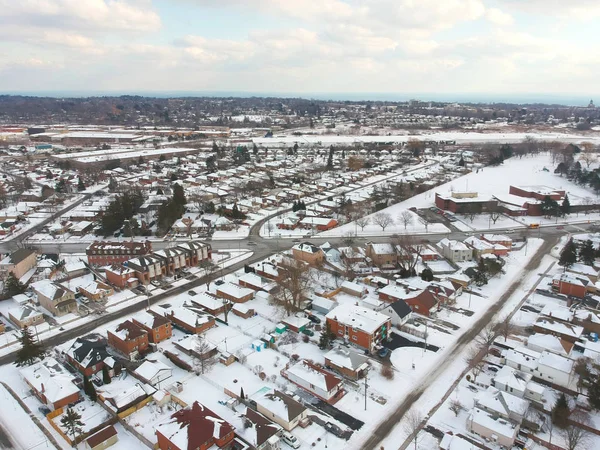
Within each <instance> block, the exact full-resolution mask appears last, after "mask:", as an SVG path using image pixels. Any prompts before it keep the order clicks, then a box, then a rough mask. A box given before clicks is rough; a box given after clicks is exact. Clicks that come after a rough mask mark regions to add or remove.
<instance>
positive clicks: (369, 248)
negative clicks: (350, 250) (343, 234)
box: [366, 242, 398, 269]
mask: <svg viewBox="0 0 600 450" xmlns="http://www.w3.org/2000/svg"><path fill="white" fill-rule="evenodd" d="M366 255H367V257H368V258H371V261H372V262H373V264H375V265H376V266H377V267H379V268H381V269H393V268H395V267H396V264H397V263H398V254H397V253H396V250H395V249H394V246H393V245H392V244H377V243H373V242H367V245H366Z"/></svg>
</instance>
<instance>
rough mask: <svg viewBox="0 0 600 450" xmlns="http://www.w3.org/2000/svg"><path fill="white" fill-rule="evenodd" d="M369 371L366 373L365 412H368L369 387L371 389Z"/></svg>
mask: <svg viewBox="0 0 600 450" xmlns="http://www.w3.org/2000/svg"><path fill="white" fill-rule="evenodd" d="M368 381H369V371H368V370H367V372H366V373H365V411H366V410H367V387H369V382H368Z"/></svg>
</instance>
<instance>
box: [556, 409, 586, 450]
mask: <svg viewBox="0 0 600 450" xmlns="http://www.w3.org/2000/svg"><path fill="white" fill-rule="evenodd" d="M569 419H570V420H569V424H568V425H567V427H566V428H565V429H564V430H562V432H561V434H562V437H563V438H564V440H565V444H566V445H567V450H583V449H587V448H588V445H589V444H590V441H591V438H592V435H591V433H590V432H589V431H588V430H587V429H585V428H584V427H587V426H589V424H590V419H589V417H588V415H587V414H586V413H584V412H583V411H581V410H580V409H576V410H575V411H573V412H572V413H571V416H570V417H569Z"/></svg>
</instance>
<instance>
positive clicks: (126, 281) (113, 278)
mask: <svg viewBox="0 0 600 450" xmlns="http://www.w3.org/2000/svg"><path fill="white" fill-rule="evenodd" d="M104 274H105V276H106V280H107V281H108V282H109V283H111V284H112V285H113V286H117V287H118V288H121V289H124V288H134V287H136V286H137V285H138V283H139V280H138V278H137V276H136V273H135V271H134V270H132V269H130V268H128V267H126V266H122V265H118V264H113V265H112V266H110V267H107V268H106V269H105V271H104Z"/></svg>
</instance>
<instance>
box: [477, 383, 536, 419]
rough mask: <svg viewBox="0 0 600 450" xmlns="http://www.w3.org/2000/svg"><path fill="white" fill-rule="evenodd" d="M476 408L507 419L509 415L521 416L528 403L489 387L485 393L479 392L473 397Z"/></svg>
mask: <svg viewBox="0 0 600 450" xmlns="http://www.w3.org/2000/svg"><path fill="white" fill-rule="evenodd" d="M475 402H476V404H477V406H478V407H480V408H483V409H485V410H486V411H489V412H494V413H497V414H499V415H501V416H504V417H508V416H509V415H510V414H511V413H516V414H518V415H521V416H523V415H524V414H525V412H526V411H527V409H528V408H529V402H528V401H527V400H525V399H523V398H519V397H517V396H515V395H512V394H509V393H508V392H503V391H499V390H498V389H496V388H494V387H492V386H490V387H489V388H488V389H487V390H486V391H483V392H480V393H479V394H477V396H476V397H475Z"/></svg>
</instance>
